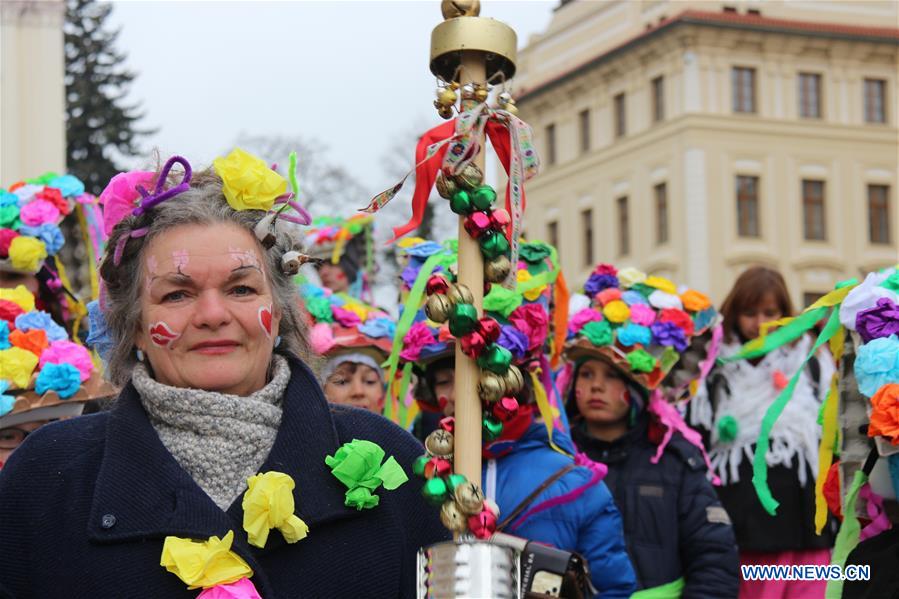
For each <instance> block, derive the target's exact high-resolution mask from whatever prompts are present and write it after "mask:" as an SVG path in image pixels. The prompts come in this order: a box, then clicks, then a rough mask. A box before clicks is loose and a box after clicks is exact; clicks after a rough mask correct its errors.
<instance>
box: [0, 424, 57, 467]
mask: <svg viewBox="0 0 899 599" xmlns="http://www.w3.org/2000/svg"><path fill="white" fill-rule="evenodd" d="M48 422H49V420H38V421H35V422H23V423H22V424H17V425H16V426H11V427H9V428H0V467H2V466H3V464H4V462H6V460H8V459H9V456H10V455H12V452H13V451H15V450H16V448H17V447H18V446H19V445H21V444H22V442H23V441H25V437H27V436H28V435H29V433H33V432H34V431H36V430H37V429H39V428H41V427H42V426H44V425H45V424H47V423H48Z"/></svg>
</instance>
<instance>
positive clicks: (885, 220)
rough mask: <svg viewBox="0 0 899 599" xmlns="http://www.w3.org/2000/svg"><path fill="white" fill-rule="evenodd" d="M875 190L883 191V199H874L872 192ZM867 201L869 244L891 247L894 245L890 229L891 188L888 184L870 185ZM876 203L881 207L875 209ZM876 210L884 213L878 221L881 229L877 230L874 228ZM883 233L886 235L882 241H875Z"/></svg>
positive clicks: (868, 186)
mask: <svg viewBox="0 0 899 599" xmlns="http://www.w3.org/2000/svg"><path fill="white" fill-rule="evenodd" d="M875 190H881V191H882V192H883V195H882V197H880V198H874V196H873V195H872V192H873V191H875ZM867 196H868V197H867V200H868V202H867V203H868V243H870V244H871V245H890V244H891V243H892V241H891V240H892V237H893V232H892V230H891V229H890V186H889V185H888V184H886V183H868V185H867ZM875 201H876V202H877V203H879V204H880V205H879V206H877V207H876V208H875V206H874V204H875ZM875 209H877V210H880V211H881V212H882V215H881V216H882V219H881V220H880V221H878V224H880V227H878V229H875V227H874V222H875V220H874V211H875ZM875 230H877V231H878V235H875ZM880 232H882V233H883V234H884V236H883V238H882V239H875V237H878V236H879V233H880Z"/></svg>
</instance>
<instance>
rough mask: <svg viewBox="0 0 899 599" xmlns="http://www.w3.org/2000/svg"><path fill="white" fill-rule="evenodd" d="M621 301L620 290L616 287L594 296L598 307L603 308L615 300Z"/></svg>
mask: <svg viewBox="0 0 899 599" xmlns="http://www.w3.org/2000/svg"><path fill="white" fill-rule="evenodd" d="M620 299H621V290H620V289H618V288H617V287H609V288H608V289H603V290H602V291H600V292H599V293H597V294H596V301H598V302H599V303H600V305H603V306H605V305H606V304H608V303H610V302H614V301H615V300H620Z"/></svg>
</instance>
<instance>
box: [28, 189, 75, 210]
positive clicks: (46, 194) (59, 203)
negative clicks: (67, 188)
mask: <svg viewBox="0 0 899 599" xmlns="http://www.w3.org/2000/svg"><path fill="white" fill-rule="evenodd" d="M35 197H37V198H38V199H41V200H44V201H45V202H49V203H51V204H53V206H54V207H56V209H57V210H59V213H60V214H62V215H67V214H69V213H70V212H72V206H71V205H70V204H69V203H68V202H67V201H65V200H64V199H63V197H62V192H60V191H59V190H58V189H56V188H55V187H45V188H44V190H43V191H41V192H40V193H38V194H37V195H36V196H35Z"/></svg>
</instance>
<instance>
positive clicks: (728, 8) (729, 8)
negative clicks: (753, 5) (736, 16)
mask: <svg viewBox="0 0 899 599" xmlns="http://www.w3.org/2000/svg"><path fill="white" fill-rule="evenodd" d="M721 10H722V11H724V12H737V7H736V6H724V7H722V8H721Z"/></svg>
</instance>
